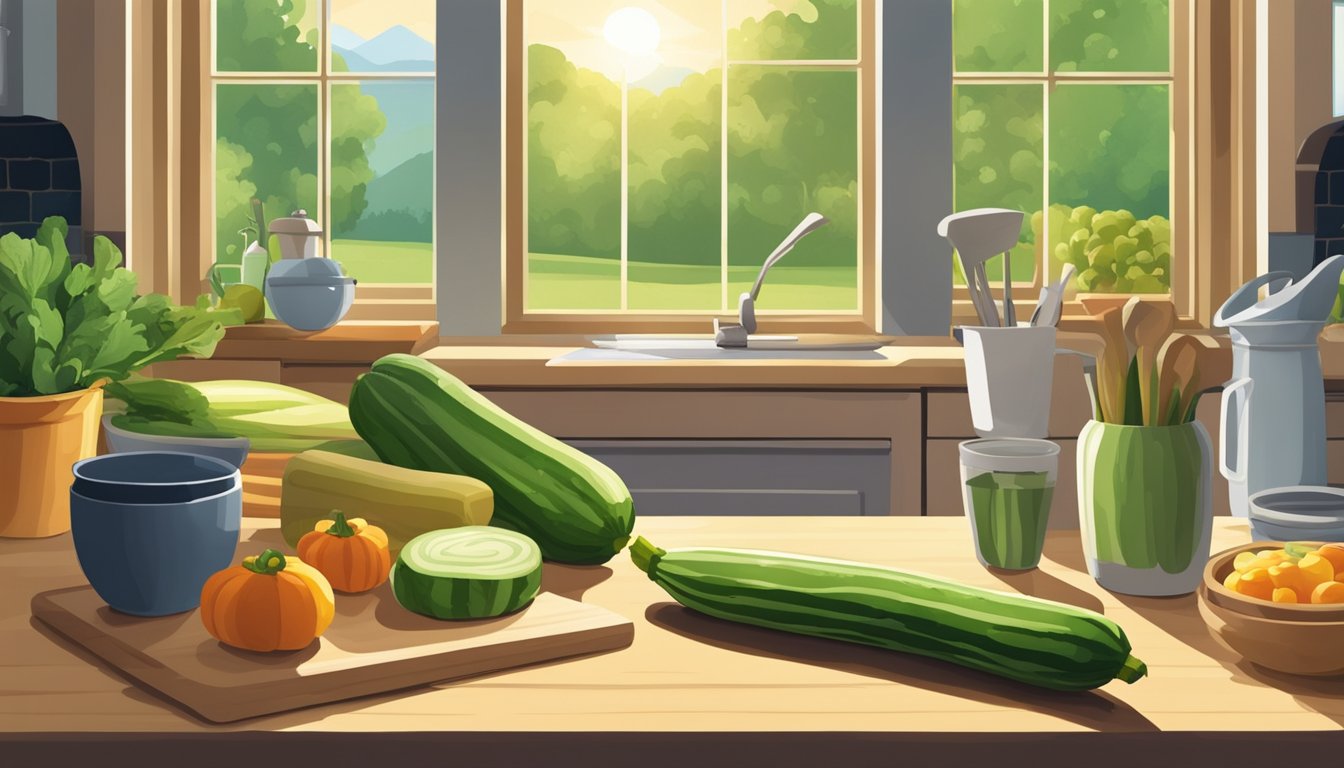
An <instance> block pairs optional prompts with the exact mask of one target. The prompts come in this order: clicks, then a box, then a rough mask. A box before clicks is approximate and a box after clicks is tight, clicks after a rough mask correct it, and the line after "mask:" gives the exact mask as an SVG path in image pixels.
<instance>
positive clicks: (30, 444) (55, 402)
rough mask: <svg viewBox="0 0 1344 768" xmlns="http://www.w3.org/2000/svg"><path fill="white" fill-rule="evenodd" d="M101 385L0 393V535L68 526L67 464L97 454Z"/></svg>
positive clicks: (49, 532) (45, 532)
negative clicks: (59, 391)
mask: <svg viewBox="0 0 1344 768" xmlns="http://www.w3.org/2000/svg"><path fill="white" fill-rule="evenodd" d="M102 414H103V390H102V388H101V387H93V388H90V389H81V390H78V391H75V392H66V393H63V394H59V395H44V396H41V397H0V488H3V489H4V491H3V492H0V536H3V537H8V538H22V539H31V538H38V537H42V536H55V535H57V534H61V533H65V532H66V531H68V530H70V481H71V474H70V467H71V466H73V465H74V463H75V462H76V461H79V460H80V459H87V458H89V457H91V456H93V455H95V454H96V453H97V449H98V421H99V419H100V418H101V417H102Z"/></svg>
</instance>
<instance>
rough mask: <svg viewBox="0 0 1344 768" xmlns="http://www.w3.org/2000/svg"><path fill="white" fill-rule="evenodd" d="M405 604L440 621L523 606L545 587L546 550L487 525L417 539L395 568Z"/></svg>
mask: <svg viewBox="0 0 1344 768" xmlns="http://www.w3.org/2000/svg"><path fill="white" fill-rule="evenodd" d="M391 581H392V594H393V595H394V596H395V597H396V598H397V602H398V603H401V605H402V607H404V608H406V609H407V610H409V611H414V612H415V613H419V614H423V615H425V616H431V617H433V618H436V619H488V618H492V617H494V616H503V615H504V614H506V613H513V612H514V611H517V610H520V609H522V608H523V607H524V606H526V605H527V604H528V603H530V602H532V599H533V598H534V597H536V596H537V591H538V590H539V589H541V550H540V549H539V548H538V547H537V544H536V542H534V541H532V539H529V538H528V537H526V536H524V535H523V534H521V533H516V532H514V531H507V530H504V529H501V528H491V527H489V526H484V525H469V526H465V527H462V528H450V529H444V530H438V531H429V532H428V533H422V534H420V535H419V536H416V537H415V538H413V539H411V540H410V541H409V542H407V543H406V546H405V547H403V548H402V550H401V554H400V555H398V556H397V562H396V563H395V564H394V565H393V566H392V578H391Z"/></svg>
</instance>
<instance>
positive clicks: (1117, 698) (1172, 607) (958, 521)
mask: <svg viewBox="0 0 1344 768" xmlns="http://www.w3.org/2000/svg"><path fill="white" fill-rule="evenodd" d="M244 525H245V529H246V530H245V531H244V537H245V538H246V539H248V541H249V543H250V548H257V547H258V546H272V545H274V544H276V543H277V542H280V538H279V535H278V531H277V530H276V528H275V525H276V522H275V521H271V520H253V519H249V520H246V521H245V523H244ZM636 531H637V532H638V533H640V534H642V535H644V536H645V537H647V538H648V539H650V540H651V541H652V542H653V543H655V544H656V545H658V546H660V547H664V548H676V547H691V546H723V547H753V548H758V549H775V550H782V551H792V552H802V553H810V554H816V555H822V556H828V557H839V558H847V559H853V560H860V561H866V562H873V563H879V564H885V565H891V566H898V567H904V568H909V569H911V570H916V571H921V572H925V573H931V574H935V575H940V576H944V577H949V578H953V579H957V580H959V581H962V582H964V583H967V584H972V585H975V586H980V587H987V588H994V589H1002V590H1007V591H1011V592H1021V593H1025V594H1032V595H1036V596H1039V597H1044V598H1048V599H1052V600H1057V601H1061V602H1065V603H1070V604H1073V605H1078V606H1081V607H1084V608H1088V609H1091V610H1095V611H1100V612H1102V613H1104V614H1105V615H1106V616H1108V617H1110V618H1111V619H1113V620H1115V621H1116V622H1118V623H1119V624H1120V626H1122V627H1123V628H1124V630H1125V632H1126V633H1127V634H1128V636H1129V638H1130V640H1131V642H1132V643H1133V646H1134V653H1135V655H1137V656H1139V657H1140V658H1142V659H1143V660H1144V661H1145V662H1147V664H1148V668H1149V670H1150V676H1149V677H1147V678H1144V679H1143V680H1141V681H1139V682H1138V683H1136V684H1134V685H1126V684H1124V683H1122V682H1112V683H1110V684H1108V685H1106V686H1105V687H1103V688H1101V689H1099V690H1096V691H1091V692H1086V693H1069V694H1061V693H1056V692H1051V691H1046V690H1040V689H1036V688H1032V687H1028V686H1025V685H1020V684H1016V683H1012V682H1010V681H1007V680H1003V679H1000V678H996V677H992V676H990V675H986V674H982V673H978V672H973V671H970V670H965V669H961V668H959V667H955V666H951V665H948V664H945V663H942V662H938V661H934V660H931V659H924V658H920V657H915V656H909V655H904V654H899V653H891V652H887V651H882V650H879V649H876V648H868V647H862V646H855V645H849V644H845V643H840V642H834V641H827V640H821V639H814V638H805V637H796V636H792V635H787V634H782V633H778V632H772V631H768V630H764V629H756V628H752V627H746V626H741V625H736V624H732V623H728V622H725V621H720V620H717V619H712V618H709V617H706V616H703V615H700V614H696V613H694V612H692V611H690V610H688V609H685V608H683V607H681V606H679V605H677V604H676V603H674V602H673V601H672V600H671V599H670V598H669V597H668V596H667V595H666V594H665V593H664V592H663V591H662V590H661V589H659V587H658V586H657V585H656V584H654V583H652V582H651V581H649V579H648V578H647V577H646V576H645V575H644V574H642V573H640V572H639V571H638V570H637V569H636V568H635V567H634V565H633V564H632V563H631V562H630V561H629V559H628V557H626V556H619V557H617V558H615V559H613V560H612V561H611V562H609V563H608V564H606V565H604V566H598V567H583V568H580V567H566V566H556V565H553V564H547V566H546V572H545V576H544V579H543V589H544V590H547V591H549V592H551V593H553V594H557V595H561V596H564V597H568V598H571V599H581V600H582V601H583V602H584V603H586V604H589V605H594V606H601V607H603V608H606V609H609V610H611V611H613V612H615V613H617V614H619V615H621V616H624V617H626V618H628V619H630V620H631V621H632V622H633V623H634V629H635V637H634V642H633V644H632V645H631V647H630V648H628V649H626V650H624V651H621V652H618V653H610V654H602V655H596V656H588V657H581V658H577V659H573V660H570V661H564V662H556V663H548V664H541V665H536V666H531V667H528V668H525V669H519V670H516V671H513V672H510V673H508V674H500V675H487V676H480V677H473V678H470V679H465V680H461V681H458V682H452V683H443V684H437V685H433V686H430V687H428V688H417V689H412V690H405V691H399V692H394V693H387V694H382V695H377V696H371V697H367V698H361V699H357V700H352V701H343V702H337V703H331V704H324V705H321V706H317V707H310V708H307V709H302V710H298V711H293V712H286V713H282V714H277V715H270V716H266V717H262V718H257V719H254V720H249V721H247V722H245V723H236V724H231V725H209V724H204V723H202V722H201V721H200V720H199V719H197V718H195V717H193V716H190V715H188V714H186V713H184V712H182V711H181V710H180V709H179V708H177V707H176V706H172V705H170V704H166V703H165V702H164V701H163V700H162V699H161V698H159V697H158V696H156V695H154V694H151V693H147V692H145V691H144V690H142V689H141V688H140V687H139V686H138V685H136V684H135V683H133V682H131V681H128V680H127V679H126V678H124V677H123V676H122V675H121V674H120V673H118V672H117V671H116V669H115V668H113V667H111V666H110V665H108V664H106V663H104V662H102V661H101V660H99V659H98V658H97V657H96V656H94V655H93V654H91V653H89V652H87V651H85V650H83V649H82V648H80V647H79V646H77V645H75V644H72V643H69V642H68V641H66V640H65V639H64V638H62V637H60V636H59V635H57V634H56V633H54V632H52V631H50V630H49V629H47V628H46V626H45V625H43V624H41V622H38V621H36V620H34V619H32V618H31V616H30V614H29V601H30V600H31V599H32V597H33V596H34V595H36V594H37V593H40V592H45V591H47V590H51V589H58V588H62V587H70V586H77V585H80V584H81V583H82V582H83V577H82V575H81V574H80V571H79V566H78V563H77V561H76V559H75V556H74V552H73V548H72V546H71V543H70V538H69V536H68V535H67V536H58V537H54V538H51V539H40V540H30V541H19V540H0V578H3V583H5V584H6V585H7V588H6V589H4V590H0V647H3V648H5V649H6V651H7V652H6V653H5V654H3V655H0V731H3V732H9V733H8V734H7V735H6V734H0V740H4V741H13V742H15V743H20V742H22V743H38V744H41V745H44V746H46V747H50V746H52V745H59V744H67V743H69V744H77V743H78V744H92V745H96V747H97V748H112V747H114V746H115V745H117V744H120V743H122V742H123V741H128V742H129V744H131V745H134V748H135V749H137V750H146V749H149V748H150V747H154V748H155V749H159V748H160V747H161V748H162V749H165V750H166V749H168V746H165V745H179V748H180V745H182V744H186V743H191V739H192V738H201V739H206V740H208V743H210V744H215V743H221V744H223V743H227V744H234V743H235V740H239V741H236V743H237V744H238V745H243V744H247V743H249V742H247V741H246V739H254V741H253V742H250V743H254V744H256V743H268V742H267V741H266V737H267V736H268V735H270V734H271V733H272V732H287V733H292V732H309V731H316V732H321V733H324V734H325V733H331V732H334V731H341V732H345V733H347V734H369V733H374V734H378V737H377V738H378V739H379V741H378V743H379V744H385V743H386V744H392V743H397V744H412V745H420V746H418V747H415V749H417V750H421V751H417V752H414V754H423V755H433V754H436V753H435V752H434V751H433V750H434V749H443V748H445V745H449V746H451V745H455V744H457V743H459V740H461V743H464V744H473V743H475V744H480V745H482V746H481V749H482V750H485V751H487V752H488V751H489V750H490V749H495V748H498V749H504V750H507V749H509V748H514V749H523V747H524V746H527V745H530V746H528V747H527V750H525V751H524V752H518V753H499V754H512V755H514V758H515V759H520V758H518V755H533V756H534V757H536V758H537V759H544V758H545V757H546V756H547V755H548V754H550V753H551V751H552V750H555V749H557V748H560V747H561V746H563V745H569V746H583V745H588V748H589V752H586V753H585V754H592V755H594V759H599V758H598V757H597V756H598V755H600V754H606V755H607V756H606V757H605V758H601V759H607V760H616V761H617V762H622V761H621V759H619V758H617V757H613V756H612V755H611V754H610V753H609V752H606V751H604V750H605V749H608V748H615V747H618V746H619V747H620V748H621V749H622V750H625V749H629V748H632V746H635V745H643V744H647V745H651V746H653V747H656V746H658V745H663V746H667V747H668V749H669V750H670V751H668V752H666V753H665V754H666V755H683V756H684V755H686V754H687V752H686V750H682V749H679V748H674V747H675V745H676V744H680V743H682V742H683V741H684V740H686V739H690V737H689V736H688V734H698V736H696V737H695V739H690V740H689V741H685V743H686V744H700V745H711V746H712V745H723V746H724V748H725V749H727V748H730V747H731V749H732V750H735V751H734V752H732V754H736V755H748V754H749V755H752V756H754V757H755V758H759V759H762V760H764V759H766V758H767V757H769V756H770V755H774V756H775V757H777V758H781V759H784V758H790V757H792V758H797V757H799V756H801V755H806V754H819V755H824V754H825V752H826V748H831V749H839V750H840V751H838V752H836V753H835V754H837V755H839V754H844V751H843V748H844V747H845V746H846V745H849V746H852V745H867V748H869V749H871V751H870V752H865V753H864V754H865V755H867V760H866V761H864V760H859V759H857V757H856V758H855V761H854V764H860V763H862V764H875V763H876V762H877V761H878V759H879V758H882V759H885V760H887V762H886V763H885V764H891V762H890V761H892V760H895V759H896V756H897V755H901V756H904V757H916V756H919V755H925V756H929V757H931V758H932V757H937V758H938V759H940V761H941V762H942V764H948V765H961V764H969V763H968V762H959V760H957V759H952V758H953V757H959V758H964V759H965V760H966V761H970V760H975V759H977V756H992V755H993V754H994V749H992V748H984V745H987V744H988V745H1000V746H1002V745H1012V744H1017V745H1019V746H1021V748H1022V749H1025V750H1028V752H1027V753H1026V754H1029V755H1030V756H1031V762H1030V763H1029V764H1031V765H1033V766H1041V765H1054V764H1071V765H1075V766H1076V765H1081V764H1086V765H1089V766H1099V765H1110V764H1116V763H1115V761H1114V759H1113V758H1114V757H1115V755H1123V756H1124V757H1125V759H1126V760H1131V759H1136V757H1135V756H1140V755H1145V754H1146V755H1156V756H1158V757H1160V755H1161V754H1163V753H1165V754H1168V756H1170V757H1172V759H1175V755H1177V754H1180V752H1181V750H1183V749H1198V750H1201V752H1200V754H1201V755H1202V756H1203V757H1205V758H1209V759H1213V758H1212V757H1211V756H1213V755H1228V756H1230V757H1235V756H1237V755H1252V754H1257V753H1256V751H1255V745H1273V744H1277V745H1281V746H1283V745H1286V746H1287V748H1289V749H1290V750H1291V753H1292V755H1293V756H1294V757H1293V760H1294V761H1298V760H1299V759H1300V758H1302V757H1304V756H1305V755H1307V754H1324V752H1322V751H1321V750H1325V749H1330V748H1333V749H1335V750H1336V752H1335V753H1334V754H1335V755H1336V756H1337V755H1338V754H1340V753H1339V752H1338V751H1337V750H1338V749H1340V748H1344V744H1341V742H1340V741H1339V740H1338V739H1334V738H1333V737H1335V736H1338V735H1339V734H1340V733H1341V732H1342V731H1341V725H1342V724H1344V681H1342V680H1336V679H1313V678H1294V677H1291V676H1287V675H1281V674H1277V673H1273V672H1269V671H1266V670H1263V669H1260V668H1257V667H1255V666H1254V665H1251V664H1248V663H1246V662H1244V661H1243V660H1241V659H1240V658H1239V657H1238V656H1237V655H1236V654H1234V653H1232V652H1231V651H1229V650H1227V649H1226V648H1224V647H1222V646H1220V645H1219V644H1218V643H1217V642H1216V641H1215V640H1214V639H1213V638H1212V637H1210V635H1209V633H1208V631H1207V629H1206V628H1205V625H1204V621H1203V620H1202V619H1201V618H1200V616H1199V612H1198V610H1197V608H1196V601H1195V597H1194V596H1193V595H1188V596H1184V597H1175V598H1137V597H1128V596H1123V595H1115V594H1111V593H1109V592H1106V591H1105V590H1103V589H1101V588H1100V587H1099V586H1097V584H1096V582H1095V581H1093V579H1092V578H1091V577H1090V576H1089V575H1088V573H1087V567H1086V564H1085V563H1084V561H1083V555H1082V551H1081V547H1080V544H1079V540H1078V535H1077V532H1075V531H1051V532H1050V533H1049V535H1048V537H1047V540H1046V545H1045V556H1044V558H1043V560H1042V563H1041V567H1040V568H1039V569H1038V570H1034V571H1029V572H1025V573H1004V572H995V571H990V570H987V569H985V568H983V567H981V566H980V565H979V564H977V563H976V561H975V555H974V552H973V550H972V543H971V537H970V533H969V530H968V526H967V524H966V521H965V520H964V519H963V518H957V517H945V518H929V517H923V518H921V517H913V518H912V517H875V518H704V517H695V518H691V517H681V518H677V517H667V518H644V519H640V520H638V521H637V524H636ZM1249 540H1250V538H1249V531H1248V528H1247V526H1246V523H1245V522H1244V521H1242V520H1237V519H1231V518H1223V519H1218V520H1215V523H1214V536H1213V549H1214V551H1219V550H1222V549H1225V548H1228V547H1231V546H1234V545H1237V544H1241V543H1244V542H1247V541H1249ZM244 548H245V549H246V548H249V544H245V545H244ZM338 599H343V598H338ZM119 732H122V733H131V734H136V736H134V737H130V736H122V735H119ZM244 732H246V733H244ZM43 733H46V734H47V736H45V737H44V736H43V735H42V734H43ZM468 733H469V734H475V736H473V737H471V738H468V737H467V736H465V735H464V734H468ZM25 734H27V735H25ZM529 734H530V735H529ZM566 734H570V735H571V736H572V737H566ZM621 734H625V736H622V735H621ZM794 734H797V735H794ZM1069 734H1076V735H1077V736H1078V737H1080V738H1070V737H1069ZM216 736H218V737H220V738H221V739H222V741H219V742H216V741H214V740H213V738H214V737H216ZM1042 737H1046V738H1042ZM1081 737H1087V738H1081ZM174 739H177V740H176V741H175V740H174ZM183 739H186V741H183ZM383 739H387V740H388V741H386V742H384V741H383ZM696 739H699V740H698V741H697V740H696ZM257 740H259V741H257ZM282 741H283V740H282ZM284 743H288V742H284ZM293 743H306V744H321V741H320V740H318V741H316V742H313V741H295V742H293ZM348 743H349V741H348V740H334V741H330V742H327V745H328V747H329V748H331V749H340V746H339V745H342V744H348ZM109 745H111V746H109ZM771 745H774V747H773V748H771ZM804 745H812V746H811V747H806V746H804ZM817 745H821V746H817ZM919 745H924V746H923V747H919ZM917 747H918V748H917ZM1215 747H1216V749H1215ZM91 748H92V747H91ZM127 748H128V749H129V748H130V747H127ZM238 748H239V749H241V746H239V747H238ZM409 748H411V747H408V749H409ZM599 748H602V749H599ZM893 749H896V751H893ZM809 750H811V751H809ZM902 750H904V751H902ZM1172 750H1175V751H1172ZM143 753H144V752H143V751H142V752H137V753H136V754H143ZM7 754H8V753H7ZM16 754H17V753H16ZM72 754H73V753H72ZM438 754H441V753H438ZM660 754H663V753H660ZM1281 754H1282V753H1281ZM640 755H641V757H640V758H639V762H640V764H641V765H652V764H655V763H656V764H667V763H666V762H665V761H663V762H659V761H653V762H650V761H648V760H645V759H644V757H645V756H647V755H648V753H647V752H645V751H644V750H642V749H641V752H640ZM630 760H631V761H634V760H635V757H634V756H633V755H630ZM948 760H951V762H948ZM1108 761H1109V762H1108ZM786 762H787V760H786ZM826 762H827V763H828V764H830V763H829V761H826ZM492 764H503V763H500V762H499V761H498V760H496V762H495V763H492ZM514 764H517V765H522V764H525V763H524V762H515V763H514ZM557 764H571V763H565V762H561V763H557ZM586 764H591V763H586ZM740 764H742V765H748V764H760V763H751V762H750V761H748V762H741V763H740ZM780 764H783V763H780ZM816 764H822V763H816ZM835 764H838V763H835ZM1004 764H1005V765H1007V764H1017V763H1004ZM1022 764H1028V763H1022ZM1154 764H1163V763H1161V761H1160V760H1159V762H1157V763H1154ZM1192 764H1194V763H1192Z"/></svg>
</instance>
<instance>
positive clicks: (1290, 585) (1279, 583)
mask: <svg viewBox="0 0 1344 768" xmlns="http://www.w3.org/2000/svg"><path fill="white" fill-rule="evenodd" d="M1269 581H1270V583H1271V584H1273V585H1274V587H1275V588H1277V589H1291V590H1293V591H1294V592H1296V593H1298V594H1299V595H1306V596H1307V597H1310V596H1311V589H1312V587H1314V586H1315V584H1314V583H1312V582H1309V581H1307V576H1306V574H1304V573H1302V569H1301V568H1299V567H1298V565H1297V563H1286V562H1285V563H1279V564H1278V565H1271V566H1270V567H1269Z"/></svg>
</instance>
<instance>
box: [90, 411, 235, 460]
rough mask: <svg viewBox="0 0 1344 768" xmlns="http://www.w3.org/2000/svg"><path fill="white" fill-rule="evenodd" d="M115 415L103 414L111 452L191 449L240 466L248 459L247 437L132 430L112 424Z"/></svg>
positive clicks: (179, 450) (188, 450)
mask: <svg viewBox="0 0 1344 768" xmlns="http://www.w3.org/2000/svg"><path fill="white" fill-rule="evenodd" d="M115 415H116V414H108V415H106V416H104V417H103V435H104V436H105V437H106V438H107V449H108V450H109V451H111V452H112V453H136V452H141V451H168V452H172V453H194V454H197V455H200V456H212V457H214V458H216V459H222V460H224V461H227V462H229V463H230V464H232V465H233V466H235V467H241V466H243V462H244V461H247V453H248V449H249V448H251V442H250V441H249V440H248V439H247V438H246V437H175V436H172V435H147V434H144V433H141V432H132V431H130V430H127V429H122V428H121V427H118V426H117V425H115V424H113V423H112V419H113V417H114V416H115Z"/></svg>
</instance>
